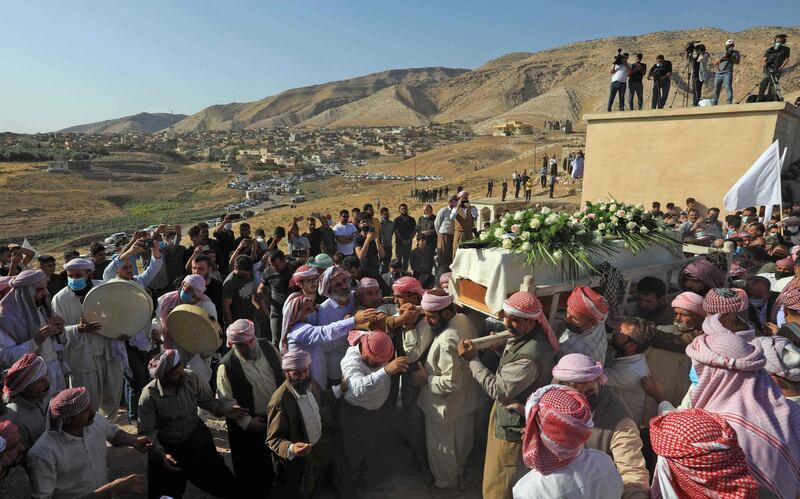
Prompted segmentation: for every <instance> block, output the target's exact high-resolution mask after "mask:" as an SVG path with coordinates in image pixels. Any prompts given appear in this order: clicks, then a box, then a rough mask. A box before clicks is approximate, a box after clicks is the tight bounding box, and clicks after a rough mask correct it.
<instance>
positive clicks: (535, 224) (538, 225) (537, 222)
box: [528, 217, 542, 229]
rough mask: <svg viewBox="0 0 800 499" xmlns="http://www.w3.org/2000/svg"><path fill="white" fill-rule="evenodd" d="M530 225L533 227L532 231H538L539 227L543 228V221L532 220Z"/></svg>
mask: <svg viewBox="0 0 800 499" xmlns="http://www.w3.org/2000/svg"><path fill="white" fill-rule="evenodd" d="M528 225H530V226H531V229H538V228H539V227H541V225H542V221H541V220H539V219H538V218H535V217H534V218H532V219H531V223H530V224H528Z"/></svg>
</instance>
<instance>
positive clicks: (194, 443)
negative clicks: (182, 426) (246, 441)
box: [147, 418, 242, 499]
mask: <svg viewBox="0 0 800 499" xmlns="http://www.w3.org/2000/svg"><path fill="white" fill-rule="evenodd" d="M161 446H162V447H164V450H166V452H167V453H168V454H171V455H172V457H174V458H175V460H176V461H177V462H178V467H180V471H178V472H170V471H168V470H167V469H166V468H164V464H163V463H162V461H161V460H159V459H148V461H147V496H148V497H149V498H150V499H159V498H160V497H161V496H169V497H173V498H174V499H181V498H182V497H183V493H184V492H185V491H186V481H187V480H188V481H190V482H192V484H193V485H195V486H196V487H198V488H200V489H202V490H203V491H204V492H206V493H208V494H211V495H212V496H215V497H230V498H238V497H242V494H241V492H240V491H239V488H238V487H239V483H238V482H237V481H236V479H235V478H234V477H233V473H231V470H229V469H228V467H227V466H226V465H225V461H223V460H222V456H220V455H219V453H218V452H217V448H216V447H215V446H214V438H213V437H212V436H211V431H210V430H209V429H208V427H207V426H206V425H205V423H203V422H202V421H200V419H199V418H198V420H197V428H195V430H194V431H193V432H192V434H191V435H189V438H187V439H186V440H185V441H184V442H179V443H170V442H163V441H162V442H161Z"/></svg>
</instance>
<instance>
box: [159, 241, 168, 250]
mask: <svg viewBox="0 0 800 499" xmlns="http://www.w3.org/2000/svg"><path fill="white" fill-rule="evenodd" d="M166 247H167V243H165V242H164V241H161V242H160V243H158V249H160V250H161V251H164V248H166Z"/></svg>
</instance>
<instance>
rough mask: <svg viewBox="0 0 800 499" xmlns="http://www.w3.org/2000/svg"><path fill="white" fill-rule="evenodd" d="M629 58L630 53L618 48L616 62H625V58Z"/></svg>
mask: <svg viewBox="0 0 800 499" xmlns="http://www.w3.org/2000/svg"><path fill="white" fill-rule="evenodd" d="M627 58H628V53H627V52H625V53H624V54H623V53H622V49H617V55H615V56H614V64H625V60H626V59H627Z"/></svg>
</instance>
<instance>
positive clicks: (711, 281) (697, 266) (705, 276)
mask: <svg viewBox="0 0 800 499" xmlns="http://www.w3.org/2000/svg"><path fill="white" fill-rule="evenodd" d="M685 275H687V276H689V277H694V278H695V279H697V280H698V281H700V282H702V283H703V284H705V286H706V287H707V288H709V289H711V288H721V287H722V286H724V285H725V275H724V274H723V273H722V271H721V270H719V269H718V268H717V267H716V266H715V265H714V264H713V263H711V262H709V261H708V260H694V261H691V262H689V263H688V264H687V265H686V266H685V267H684V268H683V270H681V276H680V277H681V279H680V281H679V283H680V285H681V286H683V276H685Z"/></svg>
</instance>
